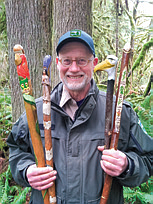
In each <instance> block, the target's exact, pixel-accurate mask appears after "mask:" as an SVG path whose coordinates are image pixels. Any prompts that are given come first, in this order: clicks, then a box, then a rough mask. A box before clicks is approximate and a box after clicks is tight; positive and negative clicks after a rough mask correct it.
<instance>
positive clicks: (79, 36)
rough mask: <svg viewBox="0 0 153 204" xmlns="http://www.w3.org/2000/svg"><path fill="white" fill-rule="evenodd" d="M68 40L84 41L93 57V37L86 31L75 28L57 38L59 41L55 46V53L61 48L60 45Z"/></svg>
mask: <svg viewBox="0 0 153 204" xmlns="http://www.w3.org/2000/svg"><path fill="white" fill-rule="evenodd" d="M68 42H82V43H84V44H85V45H86V46H87V47H88V48H89V49H90V51H91V53H92V54H93V55H94V57H95V48H94V43H93V39H92V37H91V36H90V35H88V34H87V33H86V32H84V31H82V30H77V29H75V30H70V31H68V32H67V33H65V34H64V35H62V36H61V37H60V39H59V42H58V45H57V48H56V52H57V55H58V53H59V50H60V49H61V48H62V46H63V45H64V44H66V43H68Z"/></svg>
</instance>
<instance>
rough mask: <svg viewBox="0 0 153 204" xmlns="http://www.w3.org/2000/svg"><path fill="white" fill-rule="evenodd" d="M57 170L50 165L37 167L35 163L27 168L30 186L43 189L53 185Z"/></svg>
mask: <svg viewBox="0 0 153 204" xmlns="http://www.w3.org/2000/svg"><path fill="white" fill-rule="evenodd" d="M56 174H57V172H56V171H55V170H53V168H52V167H37V166H36V165H35V164H34V165H31V166H29V167H28V169H27V173H26V176H27V179H28V182H29V184H30V185H31V187H32V188H35V189H37V190H40V191H41V190H44V189H47V188H50V187H51V186H52V185H53V181H54V180H55V179H56Z"/></svg>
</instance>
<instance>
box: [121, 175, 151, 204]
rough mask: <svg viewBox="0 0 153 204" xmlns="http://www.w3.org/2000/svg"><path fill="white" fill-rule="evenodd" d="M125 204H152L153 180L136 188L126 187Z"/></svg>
mask: <svg viewBox="0 0 153 204" xmlns="http://www.w3.org/2000/svg"><path fill="white" fill-rule="evenodd" d="M124 200H125V204H129V203H130V204H152V203H153V178H152V177H151V178H150V179H149V180H148V182H146V183H143V184H141V186H140V187H139V186H137V187H135V188H130V187H124Z"/></svg>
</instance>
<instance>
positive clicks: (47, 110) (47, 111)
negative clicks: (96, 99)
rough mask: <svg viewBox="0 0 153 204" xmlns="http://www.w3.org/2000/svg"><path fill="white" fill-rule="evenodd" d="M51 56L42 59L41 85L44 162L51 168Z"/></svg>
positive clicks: (52, 195) (52, 192)
mask: <svg viewBox="0 0 153 204" xmlns="http://www.w3.org/2000/svg"><path fill="white" fill-rule="evenodd" d="M50 68H51V56H50V55H46V56H45V58H44V61H43V73H42V86H43V124H44V135H45V152H46V164H47V165H48V166H51V167H52V168H53V150H52V136H51V98H50V74H51V70H50ZM48 190H49V199H50V203H51V204H56V195H55V182H54V184H53V186H52V187H50V188H49V189H48Z"/></svg>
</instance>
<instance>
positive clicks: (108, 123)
mask: <svg viewBox="0 0 153 204" xmlns="http://www.w3.org/2000/svg"><path fill="white" fill-rule="evenodd" d="M117 62H118V58H117V57H116V56H114V55H108V56H107V59H106V60H105V61H103V62H101V63H100V64H98V65H97V66H95V68H94V72H96V71H106V72H107V73H108V81H107V92H106V112H105V149H109V146H110V139H111V135H112V108H113V107H112V106H113V92H114V82H115V71H116V66H117Z"/></svg>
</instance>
